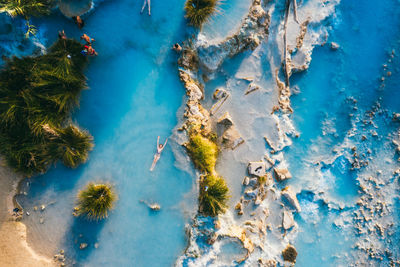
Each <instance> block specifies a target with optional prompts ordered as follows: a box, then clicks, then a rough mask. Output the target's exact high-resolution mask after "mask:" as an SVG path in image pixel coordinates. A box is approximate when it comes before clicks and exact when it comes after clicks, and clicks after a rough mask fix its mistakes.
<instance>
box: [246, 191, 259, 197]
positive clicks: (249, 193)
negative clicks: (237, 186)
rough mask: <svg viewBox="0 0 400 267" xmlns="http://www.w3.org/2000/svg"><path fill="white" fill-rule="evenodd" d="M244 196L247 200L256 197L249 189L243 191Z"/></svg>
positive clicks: (254, 192) (255, 193)
mask: <svg viewBox="0 0 400 267" xmlns="http://www.w3.org/2000/svg"><path fill="white" fill-rule="evenodd" d="M244 194H245V196H246V197H248V198H256V197H257V191H255V190H251V189H249V190H247V191H245V192H244Z"/></svg>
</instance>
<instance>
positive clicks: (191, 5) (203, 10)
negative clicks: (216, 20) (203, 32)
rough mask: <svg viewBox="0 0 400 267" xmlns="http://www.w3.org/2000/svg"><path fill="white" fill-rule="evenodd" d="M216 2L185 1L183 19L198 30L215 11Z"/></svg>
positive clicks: (209, 0)
mask: <svg viewBox="0 0 400 267" xmlns="http://www.w3.org/2000/svg"><path fill="white" fill-rule="evenodd" d="M218 2H219V1H218V0H187V1H186V3H185V11H186V15H185V17H186V18H187V19H188V20H189V23H190V24H191V25H193V26H195V27H198V28H200V27H201V26H202V25H203V23H205V22H207V21H208V20H209V19H210V17H211V15H212V14H214V13H215V12H216V11H217V5H218Z"/></svg>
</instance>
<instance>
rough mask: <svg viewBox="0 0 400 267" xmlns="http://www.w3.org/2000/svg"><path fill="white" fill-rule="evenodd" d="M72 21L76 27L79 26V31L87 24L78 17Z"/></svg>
mask: <svg viewBox="0 0 400 267" xmlns="http://www.w3.org/2000/svg"><path fill="white" fill-rule="evenodd" d="M72 19H73V20H74V22H75V23H76V25H78V28H79V29H82V28H83V26H85V22H84V21H83V19H82V18H81V17H79V16H76V17H72Z"/></svg>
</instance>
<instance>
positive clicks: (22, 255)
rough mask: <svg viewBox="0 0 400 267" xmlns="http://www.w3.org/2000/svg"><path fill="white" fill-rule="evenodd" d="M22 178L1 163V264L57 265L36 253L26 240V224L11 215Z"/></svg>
mask: <svg viewBox="0 0 400 267" xmlns="http://www.w3.org/2000/svg"><path fill="white" fill-rule="evenodd" d="M20 179H21V177H19V176H18V175H16V174H15V173H13V172H12V171H11V170H10V169H8V168H7V167H4V166H3V164H1V165H0V266H3V267H5V266H14V267H19V266H21V267H22V266H23V267H31V266H32V267H33V266H35V267H39V266H44V267H47V266H55V263H54V262H53V261H52V260H51V259H47V258H45V257H43V256H40V255H38V254H36V253H35V251H33V250H32V248H30V247H29V246H28V243H27V241H26V226H25V225H24V224H23V223H21V222H15V221H14V220H13V218H12V216H11V214H12V209H13V203H12V197H13V195H14V194H15V191H16V187H17V184H18V181H19V180H20Z"/></svg>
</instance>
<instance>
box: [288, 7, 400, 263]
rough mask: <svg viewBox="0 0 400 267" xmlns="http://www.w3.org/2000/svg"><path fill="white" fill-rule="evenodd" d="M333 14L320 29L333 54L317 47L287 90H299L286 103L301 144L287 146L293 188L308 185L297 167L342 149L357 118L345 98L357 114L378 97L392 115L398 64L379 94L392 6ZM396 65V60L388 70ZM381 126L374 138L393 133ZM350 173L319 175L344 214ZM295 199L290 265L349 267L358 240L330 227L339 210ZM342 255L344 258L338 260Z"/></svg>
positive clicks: (353, 192) (394, 24) (395, 33)
mask: <svg viewBox="0 0 400 267" xmlns="http://www.w3.org/2000/svg"><path fill="white" fill-rule="evenodd" d="M336 14H337V15H336V16H335V18H334V19H330V20H328V21H327V22H326V23H327V24H330V23H332V22H333V27H332V30H331V31H330V37H329V41H334V42H337V43H339V44H340V49H339V50H338V51H335V52H334V51H332V50H331V49H329V47H328V45H326V46H325V47H317V48H316V49H315V50H314V52H313V60H312V62H311V65H310V68H309V70H308V71H307V72H305V73H303V74H300V75H297V76H294V77H293V83H294V84H297V85H298V86H299V88H300V90H301V92H300V93H299V94H298V95H296V96H294V97H293V98H292V103H293V109H294V114H293V118H294V123H295V126H296V128H297V129H298V130H299V131H300V132H301V137H300V138H299V139H298V140H295V141H294V144H293V146H292V147H290V148H289V150H288V151H287V152H286V155H287V157H288V160H289V163H290V166H291V168H290V170H291V171H292V173H293V175H294V177H300V181H298V182H295V183H299V184H301V183H303V182H304V181H301V177H304V178H306V179H309V177H312V174H311V173H304V165H307V164H309V163H306V162H305V161H304V160H303V159H304V158H306V159H307V160H308V159H309V158H310V155H312V154H315V156H316V158H318V155H320V154H324V153H325V155H329V154H332V149H333V148H334V146H335V145H338V144H340V143H341V142H343V140H344V138H345V136H346V135H347V133H348V131H349V130H350V129H351V128H352V125H351V121H352V118H351V117H349V114H350V113H354V114H355V115H357V113H358V111H356V110H352V101H351V100H349V99H348V98H349V97H353V98H354V99H356V100H357V101H358V103H357V106H358V108H359V109H360V113H361V114H362V112H365V111H367V110H369V109H371V107H372V105H373V104H374V103H375V102H376V101H378V100H379V98H380V97H383V101H380V102H381V103H382V108H383V109H388V110H389V112H388V114H389V116H390V114H391V113H392V112H399V99H398V94H399V90H398V82H399V81H400V79H399V78H400V77H399V75H398V71H399V69H398V63H393V64H389V70H390V71H391V72H392V76H391V77H389V78H387V79H388V82H387V84H386V87H385V89H384V90H380V89H379V87H380V85H381V82H380V78H381V77H382V75H384V74H385V73H386V72H384V71H383V68H382V65H383V64H384V63H387V61H388V59H389V55H390V53H391V51H392V49H395V50H396V52H398V49H399V37H400V35H399V33H400V32H399V27H398V26H399V23H400V20H399V14H400V6H399V1H362V2H354V1H342V3H341V4H340V5H339V6H338V8H337V11H336ZM396 60H397V56H396V57H395V59H394V62H396ZM384 120H386V124H385V125H384V126H383V128H382V127H380V128H379V129H377V131H378V132H379V134H382V135H384V136H385V135H386V134H387V133H389V132H391V131H393V130H395V129H396V128H394V127H397V126H395V125H393V124H390V121H391V118H390V117H386V118H384ZM324 130H325V131H327V132H326V133H325V134H324V133H323V131H324ZM358 130H359V131H360V133H359V134H357V135H356V137H355V140H356V141H355V142H360V139H361V134H364V132H363V129H362V128H358ZM357 140H359V141H357ZM372 144H373V146H371V147H370V148H371V149H372V151H378V150H380V149H385V148H384V147H383V143H382V144H380V143H376V142H375V143H372ZM367 148H368V147H365V150H366V149H367ZM362 152H365V151H362ZM360 153H361V152H360ZM373 153H374V152H373ZM305 155H308V156H306V157H305ZM381 161H382V160H381ZM350 169H351V165H350V164H349V163H348V162H347V160H345V159H344V158H343V157H339V158H337V159H336V161H335V162H334V163H333V164H331V165H329V166H327V167H326V168H324V167H323V168H321V170H322V175H323V177H324V178H323V179H325V180H326V183H331V184H333V186H332V187H331V190H330V191H328V192H326V193H327V194H326V195H327V196H328V199H329V198H331V199H334V200H335V201H340V202H341V203H342V204H344V205H348V206H350V212H351V210H352V209H353V208H352V206H353V207H354V201H355V200H356V199H357V197H358V196H359V195H358V193H357V191H358V182H357V181H356V176H357V174H356V172H354V171H351V170H350ZM298 197H299V199H300V203H301V206H302V209H303V211H302V212H301V213H300V214H299V215H298V216H297V217H296V220H297V222H298V224H299V227H300V228H299V235H298V237H297V240H296V243H295V245H296V248H297V249H298V251H299V256H298V259H297V264H296V265H298V266H338V265H340V266H348V264H349V261H348V260H350V262H353V259H352V257H351V256H350V255H351V251H353V249H354V244H355V241H356V238H357V234H356V233H355V232H354V230H352V228H351V227H350V228H349V227H345V228H343V229H341V228H338V227H336V226H335V224H334V222H335V220H336V219H340V218H344V216H348V213H346V209H345V210H344V211H341V212H343V215H341V214H342V213H339V212H338V211H337V210H335V209H333V210H332V209H329V208H328V207H327V205H326V204H324V203H322V201H319V200H318V198H317V197H316V196H314V195H313V194H311V193H310V192H307V191H305V192H303V193H302V194H299V195H298ZM387 198H388V199H390V196H387ZM350 223H351V220H350ZM339 255H340V256H339ZM343 255H346V256H350V258H347V259H346V257H344V258H343ZM340 257H342V258H340ZM371 264H373V263H372V262H371ZM382 264H384V265H385V264H388V263H387V262H383V263H382ZM382 266H383V265H382Z"/></svg>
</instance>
